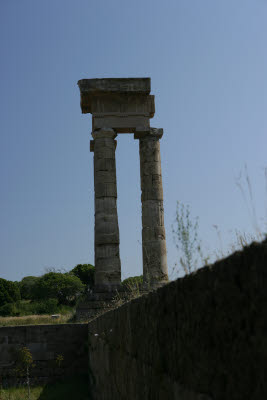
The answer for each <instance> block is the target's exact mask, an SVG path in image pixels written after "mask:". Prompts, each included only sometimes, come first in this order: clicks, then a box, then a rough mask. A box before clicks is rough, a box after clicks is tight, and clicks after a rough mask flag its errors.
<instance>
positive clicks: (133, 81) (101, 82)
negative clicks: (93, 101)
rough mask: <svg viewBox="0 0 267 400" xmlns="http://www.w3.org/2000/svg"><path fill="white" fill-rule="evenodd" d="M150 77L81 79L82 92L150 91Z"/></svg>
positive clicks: (144, 92)
mask: <svg viewBox="0 0 267 400" xmlns="http://www.w3.org/2000/svg"><path fill="white" fill-rule="evenodd" d="M150 82H151V80H150V78H102V79H80V80H79V81H78V86H79V88H80V91H81V94H82V95H84V94H86V93H88V94H89V93H90V94H92V95H95V94H99V93H143V94H149V93H150V86H151V84H150Z"/></svg>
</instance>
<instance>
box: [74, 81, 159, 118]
mask: <svg viewBox="0 0 267 400" xmlns="http://www.w3.org/2000/svg"><path fill="white" fill-rule="evenodd" d="M78 86H79V88H80V94H81V109H82V113H83V114H86V113H91V114H93V115H95V114H98V113H100V114H103V113H104V114H107V115H110V114H112V115H114V113H115V114H118V113H119V114H120V113H125V112H126V114H127V112H130V113H131V112H133V113H136V111H140V110H142V113H143V114H144V113H145V114H148V116H150V118H152V117H153V115H154V113H155V106H154V96H149V93H150V78H107V79H82V80H80V81H78ZM137 113H138V112H137Z"/></svg>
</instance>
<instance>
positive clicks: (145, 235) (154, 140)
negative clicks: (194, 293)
mask: <svg viewBox="0 0 267 400" xmlns="http://www.w3.org/2000/svg"><path fill="white" fill-rule="evenodd" d="M162 135H163V129H155V128H151V129H150V132H149V133H148V134H147V135H146V136H144V137H141V138H140V139H139V153H140V175H141V190H142V195H141V201H142V251H143V277H144V287H145V288H152V289H153V288H156V287H159V286H161V285H162V284H164V283H166V282H167V281H168V269H167V252H166V239H165V227H164V209H163V188H162V176H161V159H160V142H159V139H160V138H161V137H162Z"/></svg>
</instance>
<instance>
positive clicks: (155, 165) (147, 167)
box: [140, 161, 161, 176]
mask: <svg viewBox="0 0 267 400" xmlns="http://www.w3.org/2000/svg"><path fill="white" fill-rule="evenodd" d="M140 173H141V176H143V175H161V165H160V163H159V162H156V161H149V162H143V163H141V171H140Z"/></svg>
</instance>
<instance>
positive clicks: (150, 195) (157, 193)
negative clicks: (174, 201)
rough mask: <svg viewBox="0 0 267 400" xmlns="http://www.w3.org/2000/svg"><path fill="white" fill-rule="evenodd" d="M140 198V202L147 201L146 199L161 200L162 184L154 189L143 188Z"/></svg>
mask: <svg viewBox="0 0 267 400" xmlns="http://www.w3.org/2000/svg"><path fill="white" fill-rule="evenodd" d="M141 200H142V202H144V201H147V200H161V201H162V200H163V189H162V186H161V187H160V186H159V187H158V188H156V189H154V188H153V189H151V190H145V191H143V192H142V194H141Z"/></svg>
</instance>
